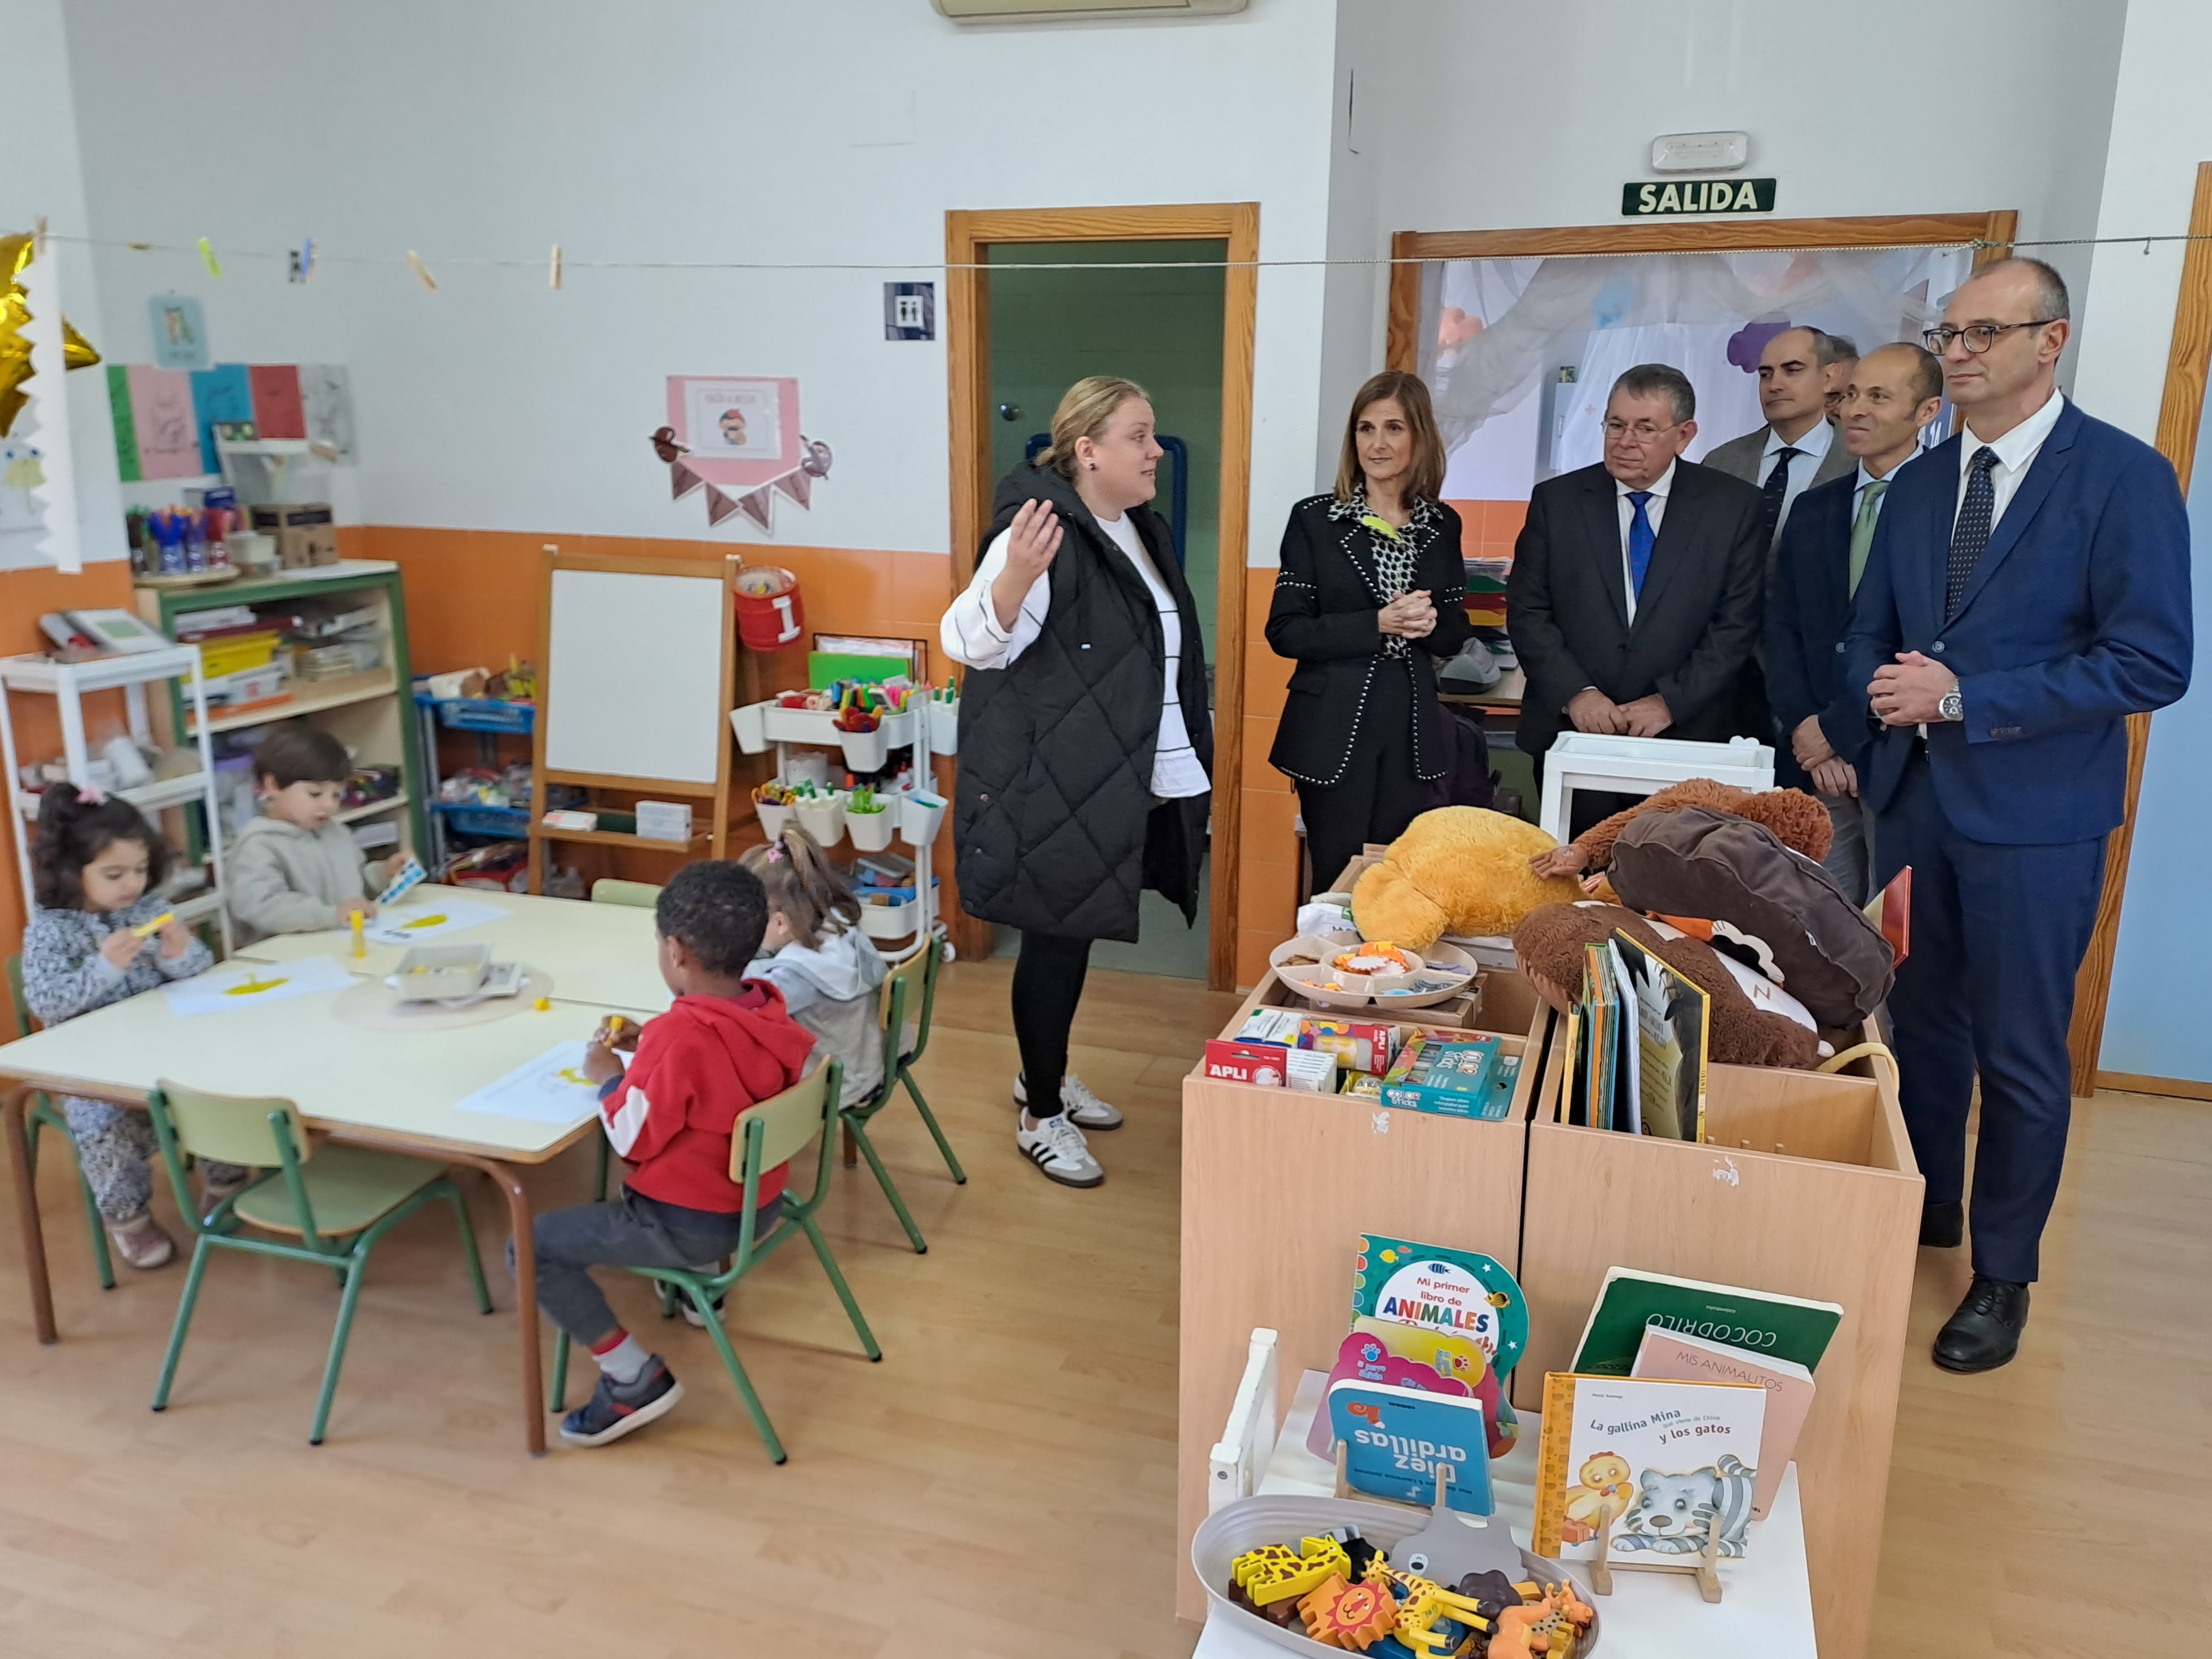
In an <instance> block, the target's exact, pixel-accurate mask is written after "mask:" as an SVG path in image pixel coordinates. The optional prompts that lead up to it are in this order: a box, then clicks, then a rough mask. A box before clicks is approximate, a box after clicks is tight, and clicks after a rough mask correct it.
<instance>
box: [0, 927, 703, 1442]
mask: <svg viewBox="0 0 2212 1659" xmlns="http://www.w3.org/2000/svg"><path fill="white" fill-rule="evenodd" d="M534 902H536V903H538V904H545V903H566V904H567V905H568V914H569V915H574V916H577V917H579V918H582V917H584V916H586V914H587V913H595V912H605V911H610V910H612V909H613V908H614V907H612V906H607V905H591V904H580V903H575V902H569V901H562V900H538V901H534ZM639 921H642V922H643V925H644V927H645V930H646V933H647V937H648V940H649V937H650V934H651V930H652V917H651V915H649V914H648V913H646V912H641V911H632V912H629V929H630V930H631V931H632V933H635V928H636V927H637V925H638V922H639ZM307 937H310V938H321V937H325V936H320V935H312V936H307ZM456 937H466V935H456ZM616 948H617V951H618V952H619V953H622V954H628V955H631V956H634V955H635V953H636V951H637V950H638V948H639V947H638V945H637V944H636V942H635V938H632V939H630V940H629V941H628V942H626V943H624V944H622V945H619V946H618V947H616ZM648 948H649V945H648ZM301 954H310V953H309V952H302V951H296V950H294V951H287V952H286V956H287V958H288V959H296V958H297V957H299V956H300V955H301ZM371 965H372V966H373V965H374V964H371ZM647 969H648V971H650V970H651V960H650V957H648V958H647ZM555 971H556V972H557V970H555ZM654 980H655V981H656V983H657V982H658V980H659V975H658V974H657V973H656V974H654ZM341 995H343V993H342V992H338V991H325V992H319V993H317V994H313V995H308V996H296V997H292V998H289V999H288V1000H283V1001H279V1002H267V1003H260V1004H254V1005H250V1006H245V1007H241V1008H239V1009H236V1010H226V1011H224V1012H220V1013H212V1014H206V1015H203V1016H200V1017H198V1018H183V1017H180V1016H179V1015H178V1014H177V1013H176V1012H173V1010H172V1009H171V1007H170V1006H169V1005H168V1002H167V999H166V998H164V997H163V996H162V994H161V992H160V991H158V990H155V991H149V992H146V993H145V994H143V995H140V996H136V997H131V998H130V999H128V1000H125V1001H123V1002H118V1003H113V1004H111V1005H110V1006H107V1007H106V1008H101V1009H99V1010H97V1011H95V1012H92V1013H89V1014H84V1015H82V1016H80V1017H79V1018H76V1019H72V1020H70V1021H67V1022H66V1023H64V1024H61V1025H58V1026H56V1027H54V1028H53V1029H52V1030H46V1031H40V1032H39V1033H37V1034H36V1035H35V1036H28V1037H25V1038H23V1039H21V1041H19V1042H10V1043H7V1044H4V1045H0V1085H4V1084H9V1083H12V1084H13V1085H15V1086H13V1087H10V1088H8V1089H7V1091H6V1094H5V1097H4V1100H0V1116H4V1121H5V1127H6V1134H7V1140H8V1152H9V1161H10V1163H11V1164H13V1166H14V1175H15V1196H16V1207H17V1211H18V1222H19V1225H21V1229H22V1235H23V1261H24V1270H25V1272H26V1273H27V1276H28V1278H29V1279H30V1285H31V1304H32V1309H33V1315H34V1317H35V1319H36V1322H37V1326H38V1333H39V1340H40V1341H41V1342H52V1341H53V1340H56V1337H57V1329H56V1326H55V1322H54V1309H53V1294H52V1287H51V1285H50V1284H49V1282H48V1279H47V1273H46V1247H45V1241H44V1238H43V1237H42V1235H41V1232H40V1218H39V1210H38V1194H37V1189H36V1186H35V1183H34V1182H33V1181H32V1178H31V1166H30V1158H29V1146H28V1144H27V1136H26V1133H25V1117H26V1114H27V1109H28V1108H27V1097H29V1096H30V1095H31V1094H33V1093H34V1092H38V1091H52V1092H57V1093H70V1094H77V1095H86V1096H90V1097H94V1098H97V1099H102V1100H111V1101H114V1102H116V1103H119V1104H122V1105H126V1106H143V1105H144V1104H145V1102H146V1096H147V1094H148V1092H149V1091H151V1090H152V1089H153V1087H154V1086H155V1084H156V1083H158V1082H159V1081H161V1079H165V1078H166V1079H175V1080H176V1081H178V1082H180V1083H188V1084H191V1085H194V1086H196V1087H198V1088H203V1089H211V1090H216V1091H220V1092H222V1093H226V1094H239V1095H280V1096H283V1097H286V1098H288V1099H290V1100H292V1101H294V1102H295V1103H297V1104H298V1106H299V1108H300V1110H301V1113H302V1114H303V1115H305V1116H306V1118H307V1123H308V1125H309V1127H311V1128H313V1129H316V1130H319V1131H322V1132H325V1133H328V1134H329V1135H331V1137H332V1138H333V1139H338V1140H343V1141H346V1142H349V1143H353V1144H356V1145H362V1146H384V1147H388V1148H391V1149H392V1150H394V1151H398V1152H414V1153H418V1154H420V1155H422V1156H423V1157H426V1158H437V1159H441V1160H444V1161H446V1162H449V1163H453V1164H466V1165H469V1166H471V1167H473V1168H476V1169H479V1170H483V1171H484V1173H485V1174H487V1175H489V1176H491V1178H492V1180H493V1181H494V1182H495V1183H496V1184H497V1185H498V1186H499V1188H501V1191H502V1192H504V1193H505V1194H506V1195H507V1212H508V1217H509V1220H510V1223H511V1225H512V1228H513V1238H514V1255H515V1294H516V1311H517V1323H518V1324H519V1325H520V1331H521V1342H522V1404H523V1414H524V1415H523V1421H524V1431H525V1436H526V1442H527V1443H528V1445H529V1448H530V1450H531V1451H532V1454H533V1455H537V1454H541V1453H543V1452H544V1449H545V1406H544V1389H543V1387H542V1386H541V1383H540V1379H539V1370H538V1266H537V1258H536V1255H535V1254H534V1252H533V1251H532V1247H531V1209H530V1198H529V1194H528V1192H527V1191H526V1188H524V1186H523V1183H522V1181H521V1177H520V1168H521V1167H524V1166H528V1165H532V1164H543V1163H545V1162H546V1161H548V1160H549V1159H550V1158H554V1157H556V1156H557V1155H558V1154H559V1153H561V1152H563V1151H565V1150H567V1149H568V1147H570V1146H574V1145H576V1144H577V1143H578V1142H580V1141H582V1140H585V1139H588V1138H590V1137H591V1136H592V1135H594V1134H596V1133H598V1132H599V1125H598V1119H597V1117H596V1115H589V1114H587V1115H584V1116H582V1117H580V1119H578V1121H575V1122H574V1123H571V1124H567V1125H560V1124H552V1123H543V1122H535V1121H527V1120H524V1119H518V1118H505V1117H496V1116H493V1115H489V1114H486V1113H481V1112H464V1111H459V1110H457V1109H456V1105H457V1103H459V1102H460V1101H462V1100H464V1099H465V1098H466V1097H468V1096H470V1095H471V1094H473V1093H474V1092H475V1091H477V1090H478V1089H480V1088H483V1086H484V1085H487V1084H489V1083H492V1082H494V1081H495V1080H496V1079H499V1078H501V1077H503V1076H505V1075H506V1074H507V1073H509V1072H511V1071H513V1070H514V1069H515V1068H516V1067H517V1066H521V1065H523V1064H525V1063H526V1062H527V1061H529V1060H532V1059H534V1058H536V1057H537V1056H538V1054H543V1053H544V1051H545V1050H546V1049H548V1048H551V1047H552V1046H553V1045H554V1044H556V1043H558V1042H567V1041H570V1040H573V1039H578V1038H582V1037H587V1036H590V1035H591V1033H592V1028H593V1027H594V1026H595V1025H596V1024H598V1021H599V1010H598V1008H596V1007H595V1006H590V1005H587V1004H581V1003H578V1002H574V1001H569V1000H556V1001H555V1002H553V1004H552V1006H550V1008H548V1009H546V1010H544V1011H539V1010H538V1009H535V1008H532V1007H530V1006H522V1007H520V1008H519V1009H518V1010H517V1012H514V1013H513V1014H512V1015H510V1016H508V1017H507V1018H503V1019H496V1020H492V1021H490V1022H489V1023H486V1024H480V1025H466V1026H460V1027H458V1028H450V1029H447V1030H437V1031H416V1032H407V1033H403V1034H394V1033H392V1032H391V1031H388V1030H386V1031H376V1030H364V1029H362V1028H361V1027H359V1026H356V1025H355V1024H350V1023H349V1022H348V1021H346V1020H344V1019H343V1018H340V1017H339V1015H338V1014H337V1012H336V1009H335V1005H336V1003H337V1000H338V998H339V997H340V996H341ZM662 1000H663V1003H664V1005H665V1000H666V998H665V992H664V994H663V999H662ZM626 1006H636V1005H635V1004H632V1005H626Z"/></svg>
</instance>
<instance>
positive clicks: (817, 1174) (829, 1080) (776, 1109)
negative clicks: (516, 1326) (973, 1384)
mask: <svg viewBox="0 0 2212 1659" xmlns="http://www.w3.org/2000/svg"><path fill="white" fill-rule="evenodd" d="M842 1070H843V1068H842V1066H839V1065H838V1063H837V1062H836V1060H825V1061H824V1062H823V1064H822V1065H821V1066H819V1067H817V1069H816V1070H815V1071H814V1072H813V1073H812V1074H811V1075H810V1076H808V1077H806V1078H804V1079H801V1080H800V1081H799V1082H798V1083H797V1084H794V1085H793V1086H792V1087H790V1088H788V1089H787V1090H785V1091H783V1092H782V1093H781V1094H780V1095H777V1096H776V1097H774V1098H773V1099H770V1100H763V1102H761V1103H760V1104H758V1105H757V1106H752V1107H749V1108H747V1109H745V1110H744V1111H743V1112H741V1113H739V1114H738V1121H736V1123H734V1124H733V1125H732V1126H731V1135H730V1179H731V1180H732V1181H734V1182H737V1183H738V1185H740V1186H741V1187H743V1188H744V1212H743V1213H744V1220H743V1221H742V1222H741V1223H740V1224H739V1225H738V1251H737V1254H736V1255H733V1256H732V1257H731V1258H730V1265H729V1267H728V1268H727V1269H726V1270H725V1271H721V1272H715V1271H712V1270H709V1269H706V1268H688V1269H687V1268H682V1267H626V1268H624V1269H623V1271H624V1272H625V1273H635V1274H636V1275H637V1276H638V1277H639V1278H641V1279H653V1280H656V1281H658V1282H659V1285H660V1287H661V1305H660V1313H661V1317H662V1318H664V1319H666V1318H671V1317H672V1316H674V1314H675V1310H676V1297H677V1296H678V1295H682V1296H684V1297H689V1298H690V1303H691V1305H692V1306H693V1307H694V1308H696V1309H697V1310H698V1311H699V1316H700V1318H701V1319H702V1320H703V1321H704V1322H705V1323H706V1328H707V1334H708V1336H709V1337H710V1338H712V1339H713V1340H714V1349H715V1352H718V1353H720V1355H721V1356H722V1364H723V1366H724V1367H725V1368H726V1370H728V1371H729V1373H730V1381H731V1382H732V1383H736V1384H737V1387H738V1398H739V1399H741V1400H743V1401H744V1405H745V1410H746V1411H747V1412H748V1413H750V1415H751V1417H752V1419H753V1427H754V1428H756V1429H757V1430H758V1431H760V1437H761V1443H763V1445H765V1446H766V1447H767V1448H768V1455H769V1457H770V1458H771V1459H773V1460H774V1461H775V1462H778V1463H781V1462H787V1460H788V1458H789V1454H788V1453H787V1452H786V1451H785V1450H784V1449H783V1442H782V1441H781V1440H780V1439H778V1438H777V1437H776V1432H775V1425H774V1424H773V1423H770V1422H769V1420H768V1413H767V1412H766V1411H765V1410H764V1409H763V1407H762V1406H761V1402H760V1396H759V1395H757V1394H756V1393H754V1392H753V1385H752V1379H751V1378H750V1377H749V1376H746V1375H745V1368H744V1365H743V1364H740V1363H739V1362H738V1353H737V1350H736V1349H734V1348H732V1346H730V1338H729V1333H728V1332H726V1331H725V1330H724V1329H723V1328H722V1319H721V1315H720V1310H719V1309H718V1307H717V1305H716V1304H719V1303H720V1301H721V1300H722V1298H723V1297H724V1296H726V1294H727V1293H728V1291H730V1289H731V1287H732V1286H733V1285H736V1284H737V1282H738V1280H739V1279H743V1278H744V1276H745V1275H746V1274H747V1273H750V1272H751V1271H752V1270H753V1269H754V1268H756V1267H759V1266H760V1264H761V1263H762V1262H763V1261H767V1260H768V1258H769V1256H770V1255H774V1254H775V1251H776V1250H777V1249H779V1248H781V1246H782V1244H783V1243H785V1241H787V1239H789V1238H791V1237H793V1235H794V1234H797V1233H802V1232H803V1233H805V1235H806V1240H807V1243H810V1244H811V1245H812V1246H813V1247H814V1255H815V1257H816V1259H817V1260H818V1261H820V1262H821V1263H822V1271H823V1273H827V1274H828V1275H829V1285H830V1288H831V1289H833V1290H835V1291H836V1292H837V1299H838V1301H840V1302H842V1303H843V1304H845V1316H846V1317H847V1318H848V1319H849V1320H851V1321H852V1322H853V1329H854V1333H855V1334H857V1335H858V1336H859V1337H860V1347H861V1350H862V1352H865V1353H866V1355H867V1356H868V1358H870V1359H872V1360H878V1359H881V1358H883V1357H884V1351H883V1350H882V1349H881V1348H879V1347H878V1346H876V1338H875V1334H874V1333H873V1332H872V1331H871V1330H869V1328H868V1322H867V1321H866V1319H864V1318H862V1317H861V1316H860V1304H859V1303H857V1302H855V1301H854V1300H853V1292H852V1289H851V1287H850V1286H848V1285H847V1284H846V1283H845V1275H844V1274H843V1273H841V1272H839V1271H838V1268H837V1258H836V1256H834V1255H830V1254H829V1241H828V1240H827V1239H825V1238H823V1237H822V1229H821V1228H820V1227H818V1226H817V1225H815V1221H814V1212H816V1211H817V1210H818V1209H820V1208H821V1207H822V1203H823V1200H824V1199H826V1198H827V1197H829V1158H830V1146H831V1139H830V1131H831V1130H832V1129H833V1128H834V1127H836V1121H837V1098H838V1090H839V1087H840V1085H841V1083H842ZM817 1139H818V1140H819V1141H820V1142H821V1146H822V1158H821V1161H820V1163H819V1164H817V1165H816V1167H815V1171H814V1190H813V1192H812V1193H811V1194H809V1195H808V1196H807V1197H806V1199H805V1200H804V1201H802V1200H799V1199H796V1198H794V1197H793V1195H792V1194H791V1192H790V1191H789V1190H788V1189H787V1190H786V1191H785V1193H784V1194H783V1207H782V1211H781V1213H780V1214H779V1215H778V1216H777V1217H776V1218H775V1224H774V1225H772V1226H771V1228H770V1229H769V1232H768V1234H767V1235H766V1236H765V1237H757V1236H756V1234H755V1232H754V1226H755V1215H756V1212H757V1209H758V1207H759V1203H760V1183H761V1176H763V1174H765V1173H766V1172H767V1171H769V1170H773V1169H775V1167H776V1166H777V1165H778V1164H788V1163H790V1162H792V1161H793V1159H795V1158H798V1156H799V1153H801V1152H805V1150H806V1148H807V1146H808V1145H809V1144H810V1143H811V1142H813V1141H815V1140H817ZM568 1348H569V1340H568V1332H566V1331H562V1333H561V1334H560V1336H559V1338H558V1340H556V1342H555V1343H554V1345H553V1387H552V1391H551V1399H550V1401H549V1403H548V1409H550V1410H551V1411H553V1412H554V1413H559V1412H560V1411H561V1410H562V1407H563V1406H564V1405H565V1403H566V1402H565V1400H564V1396H565V1395H567V1393H568Z"/></svg>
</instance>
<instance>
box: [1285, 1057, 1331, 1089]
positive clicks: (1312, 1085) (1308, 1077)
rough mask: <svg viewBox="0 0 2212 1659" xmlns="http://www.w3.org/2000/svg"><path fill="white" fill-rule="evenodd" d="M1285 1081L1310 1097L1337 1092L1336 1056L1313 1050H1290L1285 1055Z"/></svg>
mask: <svg viewBox="0 0 2212 1659" xmlns="http://www.w3.org/2000/svg"><path fill="white" fill-rule="evenodd" d="M1283 1081H1284V1082H1285V1083H1286V1084H1288V1085H1290V1086H1291V1088H1293V1089H1302V1090H1304V1091H1305V1092H1306V1093H1308V1094H1310V1095H1333V1094H1334V1093H1335V1092H1336V1056H1335V1055H1334V1054H1316V1052H1315V1051H1314V1050H1313V1049H1311V1048H1289V1049H1285V1051H1284V1054H1283Z"/></svg>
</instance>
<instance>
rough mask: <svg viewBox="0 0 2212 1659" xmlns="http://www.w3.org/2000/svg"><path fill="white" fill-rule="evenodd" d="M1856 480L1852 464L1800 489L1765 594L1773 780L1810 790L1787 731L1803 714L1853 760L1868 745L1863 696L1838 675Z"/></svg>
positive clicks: (1846, 620)
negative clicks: (1776, 729)
mask: <svg viewBox="0 0 2212 1659" xmlns="http://www.w3.org/2000/svg"><path fill="white" fill-rule="evenodd" d="M1837 442H1838V444H1840V443H1841V442H1842V440H1841V439H1838V440H1837ZM1858 478H1859V473H1858V468H1857V465H1853V466H1852V468H1851V470H1850V471H1849V472H1848V473H1846V474H1844V476H1843V477H1840V478H1831V479H1829V480H1828V482H1827V483H1824V484H1815V485H1814V487H1813V488H1812V489H1808V490H1807V491H1806V492H1805V493H1804V494H1803V495H1800V496H1799V497H1798V498H1797V504H1796V506H1795V507H1791V508H1790V518H1789V521H1788V522H1787V523H1785V524H1784V526H1782V540H1781V544H1780V545H1779V546H1778V548H1777V549H1776V551H1775V556H1774V585H1773V586H1772V587H1771V589H1769V590H1768V593H1767V599H1766V700H1767V702H1769V703H1770V704H1771V705H1772V707H1773V709H1774V718H1775V720H1777V721H1778V723H1779V724H1780V726H1781V728H1782V731H1781V735H1780V736H1779V737H1778V738H1777V739H1776V740H1775V750H1774V781H1776V782H1777V783H1779V784H1785V785H1789V786H1790V787H1795V788H1799V789H1810V788H1811V787H1813V781H1812V779H1811V778H1809V777H1808V776H1807V775H1806V773H1805V769H1804V768H1803V767H1802V766H1800V765H1798V764H1797V754H1796V750H1795V749H1794V748H1793V747H1792V746H1791V744H1790V733H1792V732H1795V731H1796V729H1797V728H1798V726H1801V725H1802V724H1803V723H1804V721H1805V720H1807V719H1808V717H1811V716H1815V715H1817V716H1818V717H1819V718H1820V730H1821V731H1822V732H1824V733H1826V736H1827V739H1828V746H1829V747H1830V748H1832V749H1833V750H1835V751H1836V753H1837V754H1838V755H1839V756H1841V757H1843V758H1844V759H1845V760H1847V761H1849V762H1850V763H1852V764H1853V765H1857V763H1858V762H1859V760H1860V758H1861V757H1862V755H1863V752H1864V750H1865V749H1866V746H1867V725H1866V698H1865V697H1864V696H1859V697H1857V698H1854V697H1853V696H1851V695H1850V686H1849V684H1847V683H1846V680H1845V677H1844V635H1845V634H1847V633H1849V632H1850V625H1851V591H1850V589H1851V497H1852V496H1853V495H1855V494H1856V493H1857V489H1858ZM1859 689H1860V690H1862V691H1863V690H1865V688H1864V687H1863V686H1861V687H1860V688H1859Z"/></svg>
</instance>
